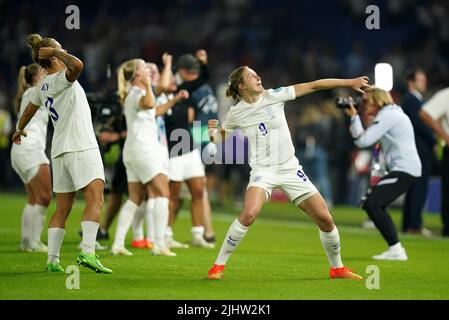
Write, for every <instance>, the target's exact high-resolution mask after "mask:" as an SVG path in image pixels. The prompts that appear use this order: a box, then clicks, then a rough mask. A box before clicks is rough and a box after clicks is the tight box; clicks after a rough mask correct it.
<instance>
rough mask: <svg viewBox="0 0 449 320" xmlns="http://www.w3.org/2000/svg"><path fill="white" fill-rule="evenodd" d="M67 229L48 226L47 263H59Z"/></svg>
mask: <svg viewBox="0 0 449 320" xmlns="http://www.w3.org/2000/svg"><path fill="white" fill-rule="evenodd" d="M64 233H65V230H64V229H62V228H48V260H47V263H52V264H59V252H60V251H61V246H62V240H64Z"/></svg>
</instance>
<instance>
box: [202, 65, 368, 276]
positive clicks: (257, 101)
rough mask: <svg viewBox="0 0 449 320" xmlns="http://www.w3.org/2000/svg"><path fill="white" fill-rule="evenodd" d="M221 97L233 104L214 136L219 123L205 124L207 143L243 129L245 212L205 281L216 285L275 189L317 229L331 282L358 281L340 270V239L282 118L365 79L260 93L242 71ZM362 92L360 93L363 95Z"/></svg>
mask: <svg viewBox="0 0 449 320" xmlns="http://www.w3.org/2000/svg"><path fill="white" fill-rule="evenodd" d="M228 84H229V86H228V89H227V91H226V95H227V96H229V97H232V98H234V99H235V100H238V103H237V104H236V105H235V106H233V107H231V109H230V110H229V112H228V114H227V116H226V120H225V122H224V123H223V125H222V128H220V132H218V130H217V129H218V120H209V134H210V136H211V140H213V141H216V140H223V139H224V136H225V133H226V132H228V133H229V132H232V131H233V130H235V129H237V128H242V129H243V132H244V134H245V135H246V136H247V137H248V139H249V145H250V154H251V158H250V166H251V168H252V171H251V177H250V181H249V184H248V188H247V191H246V196H245V205H244V209H243V211H242V212H241V214H240V216H239V217H238V218H237V219H235V220H234V222H233V223H232V224H231V227H230V228H229V231H228V233H227V234H226V237H225V239H224V241H223V245H222V247H221V249H220V252H219V254H218V257H217V259H216V261H215V264H214V266H213V267H212V268H211V269H210V270H209V273H208V277H209V278H210V279H220V278H221V277H222V276H223V272H224V267H225V264H226V262H227V261H228V259H229V258H230V256H231V254H232V252H234V250H235V249H236V248H237V246H238V244H239V243H240V242H241V241H242V239H243V237H244V236H245V235H246V233H247V231H248V229H249V227H250V226H251V225H252V224H253V222H254V221H255V219H256V218H257V215H258V214H259V212H260V211H261V209H262V206H263V204H264V202H266V201H267V200H268V199H269V198H270V196H271V192H272V190H273V189H274V188H281V189H283V190H284V191H285V193H286V194H287V195H288V197H289V198H290V200H291V201H292V202H293V203H294V204H295V206H297V207H298V208H300V209H302V210H304V211H305V212H306V213H307V214H308V215H309V216H310V217H311V218H312V220H313V221H314V222H315V223H316V224H317V226H318V228H319V232H320V239H321V243H322V245H323V248H324V250H325V251H326V254H327V257H328V260H329V264H330V266H331V269H330V276H331V278H351V279H362V277H360V276H359V275H357V274H355V273H352V271H351V270H350V269H349V268H347V267H345V266H344V265H343V263H342V260H341V257H340V238H339V234H338V230H337V228H336V226H335V224H334V222H333V219H332V216H331V215H330V213H329V210H328V208H327V206H326V202H325V201H324V199H323V197H322V196H321V195H320V194H319V193H318V191H317V189H316V188H315V187H314V185H313V184H312V183H311V182H310V181H309V179H308V178H307V176H306V174H305V173H304V171H303V169H302V167H301V166H300V165H299V162H298V159H297V158H296V157H295V149H294V147H293V143H292V139H291V136H290V131H289V129H288V126H287V121H286V118H285V114H284V104H285V102H286V101H289V100H294V99H296V98H298V97H301V96H304V95H307V94H310V93H313V92H315V91H319V90H326V89H333V88H337V87H349V88H353V89H354V90H357V91H362V89H363V88H365V87H368V78H367V77H360V78H357V79H351V80H343V79H323V80H317V81H314V82H309V83H301V84H296V85H292V86H289V87H281V88H278V89H276V90H271V89H270V90H265V89H264V87H263V86H262V79H261V78H260V77H259V75H258V74H257V73H256V72H255V71H254V70H252V69H251V68H249V67H247V66H243V67H240V68H238V69H236V70H234V71H233V72H232V73H231V75H230V77H229V83H228ZM362 92H363V91H362Z"/></svg>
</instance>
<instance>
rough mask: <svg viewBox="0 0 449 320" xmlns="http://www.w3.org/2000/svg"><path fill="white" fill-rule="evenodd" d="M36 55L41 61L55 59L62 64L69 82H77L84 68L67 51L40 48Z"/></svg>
mask: <svg viewBox="0 0 449 320" xmlns="http://www.w3.org/2000/svg"><path fill="white" fill-rule="evenodd" d="M38 55H39V59H41V60H48V59H50V58H52V57H56V58H58V59H59V60H61V61H62V62H64V64H65V66H66V67H67V71H66V78H67V80H68V81H70V82H74V81H75V80H77V79H78V77H79V75H80V74H81V71H83V68H84V64H83V62H82V61H81V60H80V59H78V58H77V57H75V56H73V55H71V54H69V53H67V51H66V50H63V49H59V48H52V47H42V48H40V49H39V53H38Z"/></svg>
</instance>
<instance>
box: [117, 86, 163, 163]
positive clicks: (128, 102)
mask: <svg viewBox="0 0 449 320" xmlns="http://www.w3.org/2000/svg"><path fill="white" fill-rule="evenodd" d="M145 95H146V91H145V90H143V89H141V88H139V87H136V86H134V87H132V88H131V90H130V91H129V92H128V94H127V96H126V98H125V101H124V103H123V105H124V109H125V111H124V113H125V118H126V127H127V129H128V132H127V136H126V140H125V145H124V147H123V161H131V160H136V159H142V158H145V157H147V156H148V155H149V154H150V153H152V152H155V150H159V149H158V148H159V141H158V132H157V125H156V117H155V108H151V109H142V108H140V107H139V101H140V99H141V98H142V97H143V96H145Z"/></svg>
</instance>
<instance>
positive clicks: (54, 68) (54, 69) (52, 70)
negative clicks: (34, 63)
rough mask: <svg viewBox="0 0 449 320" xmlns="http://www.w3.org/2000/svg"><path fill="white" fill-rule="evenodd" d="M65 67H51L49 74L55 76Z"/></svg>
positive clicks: (48, 70) (48, 69)
mask: <svg viewBox="0 0 449 320" xmlns="http://www.w3.org/2000/svg"><path fill="white" fill-rule="evenodd" d="M64 68H65V67H64V66H51V67H50V68H47V69H46V70H47V74H53V73H56V72H59V71H61V70H63V69H64Z"/></svg>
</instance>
